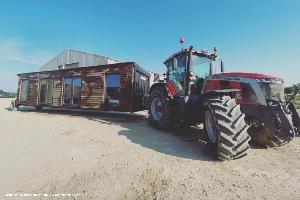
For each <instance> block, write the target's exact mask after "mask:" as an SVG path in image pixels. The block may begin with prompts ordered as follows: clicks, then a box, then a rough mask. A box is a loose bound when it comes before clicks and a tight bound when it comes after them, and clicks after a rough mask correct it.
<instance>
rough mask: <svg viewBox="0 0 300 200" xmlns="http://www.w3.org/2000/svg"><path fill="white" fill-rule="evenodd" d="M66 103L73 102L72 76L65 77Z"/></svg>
mask: <svg viewBox="0 0 300 200" xmlns="http://www.w3.org/2000/svg"><path fill="white" fill-rule="evenodd" d="M64 104H66V105H71V104H72V79H71V78H65V79H64Z"/></svg>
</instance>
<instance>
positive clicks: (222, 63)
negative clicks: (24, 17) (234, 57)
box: [221, 60, 225, 72]
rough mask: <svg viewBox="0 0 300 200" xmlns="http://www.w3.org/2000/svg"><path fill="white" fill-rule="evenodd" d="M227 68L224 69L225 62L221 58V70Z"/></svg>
mask: <svg viewBox="0 0 300 200" xmlns="http://www.w3.org/2000/svg"><path fill="white" fill-rule="evenodd" d="M224 71H225V70H224V62H223V60H221V72H224Z"/></svg>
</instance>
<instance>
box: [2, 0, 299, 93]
mask: <svg viewBox="0 0 300 200" xmlns="http://www.w3.org/2000/svg"><path fill="white" fill-rule="evenodd" d="M299 10H300V1H297V0H286V1H285V0H269V1H264V0H260V1H259V0H251V1H250V0H235V1H233V0H227V1H221V0H220V1H217V0H215V1H207V0H206V1H200V0H198V1H197V0H195V1H182V0H181V1H175V0H172V1H169V0H165V1H163V0H161V1H159V0H151V1H143V0H139V1H138V0H127V1H125V0H124V1H92V0H85V1H83V0H82V1H79V0H78V1H71V0H51V1H50V0H49V1H46V0H44V1H40V0H35V1H32V0H26V1H14V0H7V1H1V6H0V89H4V90H7V91H16V87H17V86H16V85H17V76H16V74H17V73H22V72H31V71H37V70H38V68H39V66H41V65H42V64H44V63H46V62H47V61H48V60H50V59H51V58H52V57H54V56H55V55H57V54H58V53H60V52H61V51H62V50H63V49H68V48H72V49H78V50H82V51H87V52H93V53H99V54H102V55H107V56H110V57H112V58H116V59H119V60H121V61H135V62H137V63H138V64H140V65H141V66H143V67H144V68H146V69H149V70H151V71H155V72H160V73H161V72H164V70H165V67H164V66H163V64H162V62H163V61H164V59H165V58H167V57H168V56H169V55H171V54H172V53H174V52H175V51H178V50H179V49H180V45H179V42H178V39H179V37H181V36H183V37H184V38H185V40H186V42H185V46H186V47H188V46H189V45H193V46H194V47H195V48H197V49H211V48H212V47H213V46H217V47H218V49H219V56H220V57H222V58H223V59H224V61H225V67H226V71H244V72H258V73H266V74H271V75H276V76H280V77H282V78H284V79H285V80H286V84H287V85H291V84H293V83H298V82H300V78H299V74H300V66H299V65H300V64H299V62H300V60H299V59H298V58H299V54H300V12H299Z"/></svg>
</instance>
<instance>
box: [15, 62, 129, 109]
mask: <svg viewBox="0 0 300 200" xmlns="http://www.w3.org/2000/svg"><path fill="white" fill-rule="evenodd" d="M109 74H119V75H120V95H119V104H118V105H109V106H108V107H107V105H106V102H107V99H105V76H107V75H109ZM133 74H134V63H118V64H110V65H102V66H95V67H84V68H73V69H66V70H56V71H45V72H34V73H26V74H19V75H18V76H19V84H18V96H17V100H16V103H17V104H18V105H38V104H39V80H41V79H51V80H53V90H52V95H53V96H52V97H53V99H52V103H50V104H47V105H46V106H50V107H61V106H63V96H62V95H63V91H64V88H63V87H64V78H70V77H80V78H81V99H80V105H79V107H80V108H93V109H101V110H116V111H125V112H129V111H132V110H133V107H132V102H133V87H132V85H133ZM23 79H24V80H29V87H28V90H29V91H28V96H27V101H25V102H20V99H19V96H20V92H22V91H21V82H22V81H20V80H23Z"/></svg>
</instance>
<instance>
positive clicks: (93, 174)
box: [0, 99, 300, 199]
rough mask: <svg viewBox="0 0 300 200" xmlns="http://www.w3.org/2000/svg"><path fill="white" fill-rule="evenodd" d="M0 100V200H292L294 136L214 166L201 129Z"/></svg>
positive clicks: (297, 185) (298, 178)
mask: <svg viewBox="0 0 300 200" xmlns="http://www.w3.org/2000/svg"><path fill="white" fill-rule="evenodd" d="M9 102H10V99H0V137H1V139H0V157H1V165H0V199H14V197H6V194H8V193H11V194H15V193H18V194H22V193H43V194H55V193H78V194H80V195H79V196H77V197H42V196H39V197H31V198H28V197H22V198H20V197H19V198H15V199H300V138H299V137H298V138H295V140H294V141H292V142H291V143H289V144H287V145H285V146H283V147H279V148H274V149H251V150H250V155H248V156H246V157H244V158H242V159H239V160H234V161H228V162H218V161H215V160H213V159H212V158H211V156H210V155H209V154H208V152H207V151H208V149H207V145H206V142H205V141H204V140H203V134H201V133H202V131H201V130H196V129H186V130H183V131H181V132H177V133H170V132H161V131H158V130H155V129H153V128H151V127H150V126H149V125H148V123H147V121H146V112H141V113H138V114H135V115H116V114H97V115H92V114H84V113H77V112H55V111H43V112H28V111H26V112H25V111H23V112H18V111H9V109H7V107H8V105H9Z"/></svg>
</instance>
